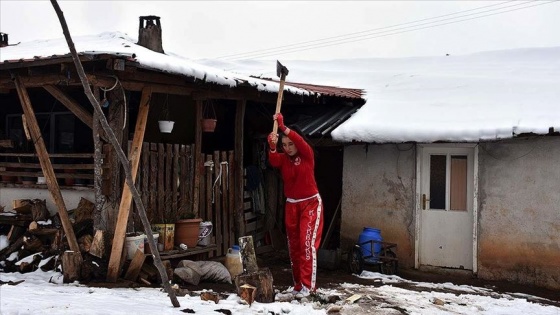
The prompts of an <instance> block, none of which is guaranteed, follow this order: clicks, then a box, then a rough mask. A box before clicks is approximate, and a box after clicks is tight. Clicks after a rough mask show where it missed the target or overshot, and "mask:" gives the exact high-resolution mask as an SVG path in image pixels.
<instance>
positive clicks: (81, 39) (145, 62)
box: [0, 32, 309, 95]
mask: <svg viewBox="0 0 560 315" xmlns="http://www.w3.org/2000/svg"><path fill="white" fill-rule="evenodd" d="M72 41H73V42H74V45H75V47H76V50H77V51H78V53H79V54H111V55H121V56H129V57H130V58H133V59H134V60H135V61H137V62H138V63H139V64H141V65H142V66H144V67H147V68H153V69H156V70H160V71H163V72H169V73H174V74H180V75H185V76H189V77H193V78H195V79H197V80H202V81H205V82H210V83H215V84H219V85H225V86H230V87H235V86H237V85H238V84H241V83H248V84H250V85H251V86H254V87H256V88H257V89H258V90H259V91H265V92H271V93H278V89H279V84H278V83H274V82H270V81H265V80H260V79H255V78H251V77H249V76H246V75H239V74H235V73H232V72H228V71H224V70H221V69H217V68H212V67H208V66H205V65H202V64H199V63H196V62H193V61H192V60H189V59H187V58H184V57H181V56H178V55H176V54H173V53H166V54H160V53H157V52H154V51H152V50H149V49H147V48H144V47H142V46H139V45H136V44H135V42H136V40H134V39H133V38H131V37H130V36H128V35H127V34H124V33H120V32H105V33H101V34H99V35H86V36H76V37H73V38H72ZM69 54H70V49H69V48H68V44H67V43H66V40H65V39H64V38H59V39H46V40H36V41H31V42H26V43H20V44H18V45H15V46H8V47H3V48H2V49H0V62H5V61H12V62H13V61H18V60H26V59H34V58H49V57H54V56H64V55H69ZM285 91H286V92H289V93H294V94H302V95H308V94H309V92H308V91H306V90H303V89H299V88H296V87H292V86H286V88H285Z"/></svg>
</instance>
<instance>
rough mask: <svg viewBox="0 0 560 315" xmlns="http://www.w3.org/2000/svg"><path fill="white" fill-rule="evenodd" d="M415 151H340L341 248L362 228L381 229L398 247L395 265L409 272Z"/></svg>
mask: <svg viewBox="0 0 560 315" xmlns="http://www.w3.org/2000/svg"><path fill="white" fill-rule="evenodd" d="M415 165H416V147H415V146H414V145H412V144H399V145H395V144H386V145H368V146H367V152H366V145H351V146H348V147H346V148H345V150H344V171H343V184H342V185H343V188H342V194H343V196H342V223H341V246H343V247H342V248H344V249H346V248H348V246H349V245H351V244H354V243H356V242H357V241H358V237H359V235H360V233H361V232H362V230H363V228H364V227H366V226H367V227H375V228H379V229H381V235H382V237H383V239H384V241H386V242H391V243H397V245H398V247H397V257H398V258H399V265H400V266H403V267H412V266H414V248H413V246H414V234H413V233H414V207H413V206H414V201H413V200H414V191H415V181H414V177H415V176H416V169H415V167H416V166H415Z"/></svg>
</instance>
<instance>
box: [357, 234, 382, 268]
mask: <svg viewBox="0 0 560 315" xmlns="http://www.w3.org/2000/svg"><path fill="white" fill-rule="evenodd" d="M370 241H379V242H382V241H383V238H382V237H381V230H380V229H376V228H372V227H365V228H364V230H363V231H362V233H360V237H359V238H358V243H359V245H360V248H361V250H362V255H363V256H364V261H365V262H369V263H376V262H377V261H378V260H379V254H380V253H381V244H380V243H375V242H370ZM372 250H373V252H372Z"/></svg>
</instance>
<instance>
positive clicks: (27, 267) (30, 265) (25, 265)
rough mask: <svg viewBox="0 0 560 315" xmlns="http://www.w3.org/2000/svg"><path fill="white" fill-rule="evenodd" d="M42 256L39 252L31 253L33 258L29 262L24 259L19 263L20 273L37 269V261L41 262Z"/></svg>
mask: <svg viewBox="0 0 560 315" xmlns="http://www.w3.org/2000/svg"><path fill="white" fill-rule="evenodd" d="M42 258H43V257H42V256H41V255H39V254H37V255H33V259H32V260H31V262H25V261H24V262H21V264H19V267H18V271H19V272H20V273H27V272H32V271H35V270H37V269H39V263H40V262H41V259H42Z"/></svg>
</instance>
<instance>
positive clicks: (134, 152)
mask: <svg viewBox="0 0 560 315" xmlns="http://www.w3.org/2000/svg"><path fill="white" fill-rule="evenodd" d="M151 97H152V90H151V89H150V88H146V89H144V90H143V91H142V97H141V99H140V107H139V109H138V118H137V119H136V129H135V130H134V138H133V140H132V145H131V147H130V154H129V160H130V170H131V175H132V180H133V181H134V182H135V181H136V174H137V173H138V165H139V164H140V157H141V153H142V141H143V140H144V133H145V131H146V123H147V122H148V112H149V111H150V99H151ZM131 201H132V193H131V191H130V187H129V186H128V185H126V186H125V187H124V189H123V193H122V197H121V204H120V207H119V214H118V217H117V226H116V228H115V236H114V237H113V247H112V249H111V257H110V259H109V269H108V271H107V281H109V282H115V281H117V278H118V276H119V269H120V268H119V266H120V259H121V255H122V251H123V245H124V240H125V234H126V225H127V223H128V215H129V214H130V204H131Z"/></svg>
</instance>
